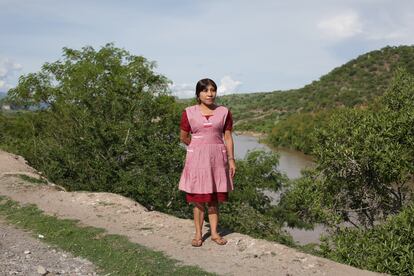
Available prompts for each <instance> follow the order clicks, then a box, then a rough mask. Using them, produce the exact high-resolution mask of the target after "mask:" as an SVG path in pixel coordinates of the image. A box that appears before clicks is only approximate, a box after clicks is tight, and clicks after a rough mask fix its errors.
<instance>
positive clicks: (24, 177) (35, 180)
mask: <svg viewBox="0 0 414 276" xmlns="http://www.w3.org/2000/svg"><path fill="white" fill-rule="evenodd" d="M18 176H19V177H20V178H21V179H22V180H24V181H27V182H30V183H34V184H47V181H46V180H45V179H42V178H34V177H31V176H28V175H24V174H19V175H18Z"/></svg>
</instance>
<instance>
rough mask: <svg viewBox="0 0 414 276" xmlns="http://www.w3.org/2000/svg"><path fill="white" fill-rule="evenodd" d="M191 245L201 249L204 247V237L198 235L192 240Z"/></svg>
mask: <svg viewBox="0 0 414 276" xmlns="http://www.w3.org/2000/svg"><path fill="white" fill-rule="evenodd" d="M191 245H192V246H194V247H200V246H202V245H203V237H202V236H201V235H196V236H195V237H194V239H192V240H191Z"/></svg>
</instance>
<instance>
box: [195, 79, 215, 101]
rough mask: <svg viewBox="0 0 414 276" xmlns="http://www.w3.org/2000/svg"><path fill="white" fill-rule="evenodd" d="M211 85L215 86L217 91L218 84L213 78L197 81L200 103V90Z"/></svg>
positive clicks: (197, 94)
mask: <svg viewBox="0 0 414 276" xmlns="http://www.w3.org/2000/svg"><path fill="white" fill-rule="evenodd" d="M209 85H211V86H213V87H214V90H216V91H217V84H216V83H215V82H214V81H213V80H212V79H202V80H199V81H198V82H197V85H196V92H195V94H196V98H197V102H198V103H200V99H199V97H200V92H202V91H204V90H205V89H206V88H207V87H208V86H209Z"/></svg>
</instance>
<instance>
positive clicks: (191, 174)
mask: <svg viewBox="0 0 414 276" xmlns="http://www.w3.org/2000/svg"><path fill="white" fill-rule="evenodd" d="M186 113H187V117H188V121H189V123H190V126H191V131H192V136H191V142H190V144H189V145H188V146H187V155H186V159H185V165H184V170H183V172H182V174H181V179H180V183H179V189H180V190H182V191H185V192H187V193H192V194H211V193H224V192H229V191H232V190H233V179H232V178H231V176H230V174H229V169H228V164H227V150H226V147H225V145H224V140H223V128H224V124H225V121H226V116H227V114H228V109H227V108H226V107H224V106H218V107H217V108H216V109H215V110H214V111H213V116H210V117H209V119H207V118H206V117H204V116H203V114H202V113H201V109H200V106H199V105H194V106H190V107H187V108H186Z"/></svg>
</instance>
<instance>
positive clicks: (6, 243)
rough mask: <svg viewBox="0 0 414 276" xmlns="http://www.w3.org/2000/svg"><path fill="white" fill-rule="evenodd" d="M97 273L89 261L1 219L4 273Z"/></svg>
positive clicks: (0, 258) (0, 268) (0, 253)
mask: <svg viewBox="0 0 414 276" xmlns="http://www.w3.org/2000/svg"><path fill="white" fill-rule="evenodd" d="M42 274H43V275H50V276H52V275H97V273H96V272H95V266H94V265H93V264H92V263H91V262H89V261H88V260H85V259H82V258H79V257H73V256H72V254H70V253H67V252H64V251H62V250H60V249H58V248H53V247H51V246H49V245H46V244H44V243H42V242H41V241H39V240H38V239H36V238H34V237H32V235H31V234H30V233H27V232H24V231H22V230H20V229H17V228H15V227H13V226H10V225H8V224H7V223H6V222H5V221H3V220H2V219H1V218H0V275H42Z"/></svg>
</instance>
